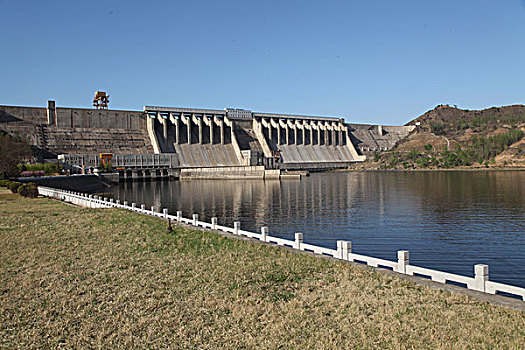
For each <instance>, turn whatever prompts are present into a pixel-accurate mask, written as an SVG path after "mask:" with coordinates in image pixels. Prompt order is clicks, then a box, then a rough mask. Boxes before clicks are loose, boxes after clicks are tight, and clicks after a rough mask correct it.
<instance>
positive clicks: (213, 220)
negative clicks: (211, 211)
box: [211, 218, 217, 230]
mask: <svg viewBox="0 0 525 350" xmlns="http://www.w3.org/2000/svg"><path fill="white" fill-rule="evenodd" d="M211 229H212V230H216V229H217V218H211Z"/></svg>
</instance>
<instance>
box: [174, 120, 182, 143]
mask: <svg viewBox="0 0 525 350" xmlns="http://www.w3.org/2000/svg"><path fill="white" fill-rule="evenodd" d="M180 118H182V116H181V117H178V118H177V119H175V144H176V145H178V144H179V143H180V142H179V140H180Z"/></svg>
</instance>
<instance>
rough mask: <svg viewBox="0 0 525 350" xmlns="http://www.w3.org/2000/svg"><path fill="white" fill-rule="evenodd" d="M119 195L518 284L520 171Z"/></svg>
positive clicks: (130, 188)
mask: <svg viewBox="0 0 525 350" xmlns="http://www.w3.org/2000/svg"><path fill="white" fill-rule="evenodd" d="M113 191H114V193H115V198H118V199H120V200H121V201H124V200H127V201H128V202H130V203H132V202H136V203H137V205H140V204H145V205H146V207H151V206H155V207H156V208H168V210H169V212H170V213H171V214H175V212H176V211H177V210H182V212H183V215H184V216H185V217H190V216H191V214H193V213H198V214H199V219H201V220H202V219H204V220H205V221H208V222H210V219H211V218H212V217H214V216H216V217H217V218H218V221H219V224H226V225H229V226H233V222H234V221H241V222H242V224H241V227H242V228H243V229H245V230H250V231H258V232H259V231H260V227H262V226H268V227H269V231H270V234H272V235H276V236H279V237H284V238H288V239H293V236H294V233H295V232H303V233H304V237H305V238H304V240H305V242H306V243H313V244H317V245H321V246H325V247H330V248H335V246H336V241H337V240H340V239H344V240H349V241H352V247H353V251H354V252H355V253H360V254H366V255H370V256H375V257H380V258H384V259H389V260H396V259H397V257H396V251H397V250H409V251H410V262H411V264H413V265H418V266H423V267H430V268H434V269H438V270H442V271H447V272H452V273H458V274H462V275H468V276H472V275H473V265H475V264H479V263H484V264H488V265H489V267H490V279H491V280H494V281H498V282H503V283H509V284H513V285H517V286H521V287H525V172H523V171H521V172H520V171H497V172H496V171H490V172H459V171H458V172H449V171H443V172H348V173H317V174H312V175H311V176H310V177H307V178H304V179H303V180H302V181H275V180H272V181H261V180H225V181H220V180H211V181H208V180H192V181H173V182H146V183H140V182H138V183H124V184H120V185H119V186H117V187H115V188H113Z"/></svg>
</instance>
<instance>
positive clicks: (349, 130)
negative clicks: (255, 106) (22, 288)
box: [0, 101, 414, 177]
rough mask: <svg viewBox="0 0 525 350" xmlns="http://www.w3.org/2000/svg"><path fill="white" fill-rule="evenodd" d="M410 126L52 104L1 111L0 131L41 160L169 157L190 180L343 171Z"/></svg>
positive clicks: (387, 144)
mask: <svg viewBox="0 0 525 350" xmlns="http://www.w3.org/2000/svg"><path fill="white" fill-rule="evenodd" d="M389 128H392V130H389ZM413 128H414V127H381V126H372V125H370V126H365V125H359V124H348V123H345V122H344V119H342V118H334V117H321V116H305V115H288V114H271V113H258V112H252V111H249V110H242V109H224V110H215V109H196V108H176V107H158V106H145V107H144V108H143V110H142V111H123V110H97V109H82V108H57V107H56V106H55V102H54V101H48V105H47V108H35V107H20V106H0V131H2V132H4V133H9V134H12V135H14V134H18V135H21V136H23V137H26V138H27V139H28V140H29V142H30V143H31V144H32V145H33V146H34V148H35V149H36V150H38V152H37V153H38V157H39V158H40V159H39V160H40V161H44V160H46V159H56V158H57V156H58V155H60V154H69V155H89V154H91V155H93V154H98V153H113V154H116V155H118V154H120V155H129V156H131V155H133V154H153V153H155V154H172V155H176V158H177V160H178V167H179V168H180V170H181V174H182V175H184V173H186V174H191V176H189V177H209V176H210V172H212V173H213V172H216V171H219V172H222V173H223V174H225V175H226V177H228V175H232V176H235V175H240V176H243V177H264V174H265V172H266V174H267V175H269V174H271V170H276V169H277V170H323V169H329V168H343V167H346V166H348V165H349V164H350V163H353V162H362V161H364V160H365V159H366V154H367V152H368V153H370V152H373V151H383V150H386V149H389V148H391V147H392V146H393V145H394V144H395V143H396V142H397V141H399V140H400V139H402V138H404V137H406V136H407V135H408V134H409V133H410V132H411V131H412V130H413ZM82 158H83V157H74V156H72V157H69V158H68V159H82ZM170 164H171V163H170ZM211 177H214V176H211Z"/></svg>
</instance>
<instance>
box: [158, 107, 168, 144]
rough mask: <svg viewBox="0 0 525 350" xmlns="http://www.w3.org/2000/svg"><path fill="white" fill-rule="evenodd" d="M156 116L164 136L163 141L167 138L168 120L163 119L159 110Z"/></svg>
mask: <svg viewBox="0 0 525 350" xmlns="http://www.w3.org/2000/svg"><path fill="white" fill-rule="evenodd" d="M157 118H158V119H159V121H160V122H161V123H162V137H164V141H167V140H168V120H167V119H164V118H163V117H162V115H161V114H160V112H157Z"/></svg>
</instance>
